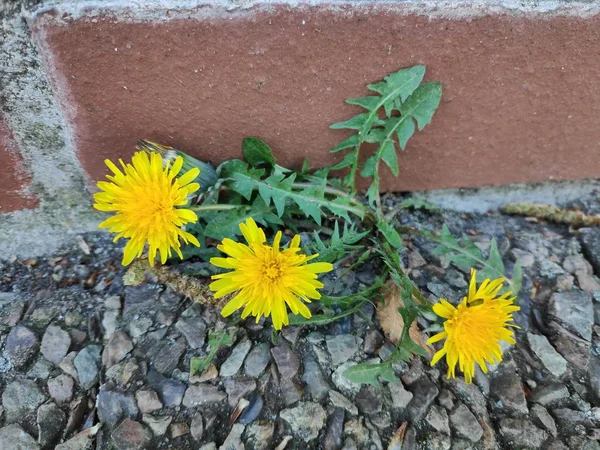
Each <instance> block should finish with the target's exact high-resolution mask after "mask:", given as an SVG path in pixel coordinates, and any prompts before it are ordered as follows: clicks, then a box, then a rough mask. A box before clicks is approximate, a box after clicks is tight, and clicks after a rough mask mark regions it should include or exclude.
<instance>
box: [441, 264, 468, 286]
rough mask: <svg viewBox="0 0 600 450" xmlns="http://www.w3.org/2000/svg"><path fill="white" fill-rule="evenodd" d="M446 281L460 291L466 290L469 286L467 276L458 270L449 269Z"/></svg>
mask: <svg viewBox="0 0 600 450" xmlns="http://www.w3.org/2000/svg"><path fill="white" fill-rule="evenodd" d="M444 280H445V281H446V282H447V283H448V284H449V285H450V286H454V287H456V288H459V289H464V288H466V287H467V286H468V285H469V284H468V283H467V281H466V280H465V276H464V275H463V274H462V273H460V272H459V271H458V270H456V269H448V270H447V271H446V276H445V277H444Z"/></svg>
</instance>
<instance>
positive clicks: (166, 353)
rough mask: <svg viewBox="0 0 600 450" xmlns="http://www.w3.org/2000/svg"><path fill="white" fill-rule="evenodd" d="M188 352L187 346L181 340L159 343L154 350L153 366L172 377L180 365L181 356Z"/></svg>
mask: <svg viewBox="0 0 600 450" xmlns="http://www.w3.org/2000/svg"><path fill="white" fill-rule="evenodd" d="M185 350H186V345H185V344H184V343H183V342H181V341H180V340H175V341H170V340H167V341H159V342H158V343H157V344H156V345H155V347H154V348H153V349H152V351H151V352H152V355H153V356H152V357H151V361H152V365H153V366H154V368H155V369H156V370H157V371H159V372H160V373H163V374H165V375H170V374H171V373H172V372H173V370H174V369H175V368H176V367H177V365H178V364H179V359H180V358H181V355H183V353H184V352H185Z"/></svg>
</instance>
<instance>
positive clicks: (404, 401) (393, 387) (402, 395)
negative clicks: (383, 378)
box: [388, 383, 413, 409]
mask: <svg viewBox="0 0 600 450" xmlns="http://www.w3.org/2000/svg"><path fill="white" fill-rule="evenodd" d="M388 389H389V391H390V395H391V397H392V407H393V408H394V409H405V408H406V407H407V406H408V404H409V403H410V402H411V400H412V399H413V393H412V392H410V391H407V390H406V389H405V388H404V385H403V384H402V383H389V384H388Z"/></svg>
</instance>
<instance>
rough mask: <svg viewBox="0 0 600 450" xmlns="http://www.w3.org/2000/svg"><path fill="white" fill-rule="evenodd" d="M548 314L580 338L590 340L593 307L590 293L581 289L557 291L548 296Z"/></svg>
mask: <svg viewBox="0 0 600 450" xmlns="http://www.w3.org/2000/svg"><path fill="white" fill-rule="evenodd" d="M548 314H549V315H550V316H552V317H554V318H556V320H558V321H559V322H560V323H561V324H563V325H564V327H565V328H567V329H568V330H569V331H571V332H572V333H575V334H576V335H578V336H579V337H581V338H582V339H585V340H586V341H591V340H592V325H593V324H594V309H593V307H592V296H591V295H590V294H588V293H586V292H582V291H569V292H557V293H555V294H553V295H552V297H550V302H549V304H548Z"/></svg>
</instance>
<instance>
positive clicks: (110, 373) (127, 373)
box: [106, 358, 146, 387]
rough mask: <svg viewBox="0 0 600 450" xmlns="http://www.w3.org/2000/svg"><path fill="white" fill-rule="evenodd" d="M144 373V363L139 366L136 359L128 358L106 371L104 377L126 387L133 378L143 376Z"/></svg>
mask: <svg viewBox="0 0 600 450" xmlns="http://www.w3.org/2000/svg"><path fill="white" fill-rule="evenodd" d="M145 371H146V363H145V362H144V363H142V364H141V365H140V363H139V362H138V360H137V359H135V358H129V359H127V360H125V361H121V362H120V363H118V364H115V365H114V366H112V367H111V368H110V369H107V370H106V377H107V378H108V379H110V380H112V381H114V382H115V383H117V384H118V385H119V386H122V387H126V386H127V385H128V384H129V381H131V379H132V378H133V377H134V376H136V375H142V374H145Z"/></svg>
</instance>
